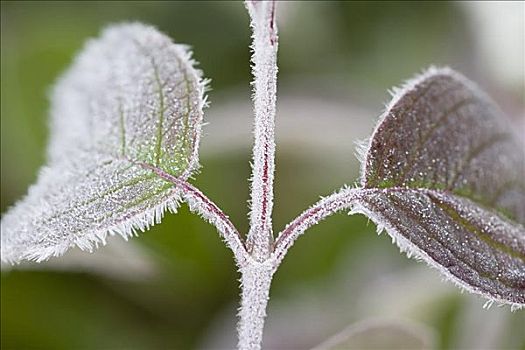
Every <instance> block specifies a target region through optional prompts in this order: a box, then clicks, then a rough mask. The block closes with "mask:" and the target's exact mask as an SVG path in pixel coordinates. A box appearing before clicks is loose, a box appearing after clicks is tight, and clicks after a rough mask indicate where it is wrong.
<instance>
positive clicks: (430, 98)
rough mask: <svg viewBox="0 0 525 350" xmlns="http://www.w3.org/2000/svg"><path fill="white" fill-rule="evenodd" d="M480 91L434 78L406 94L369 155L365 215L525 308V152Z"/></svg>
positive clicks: (485, 290)
mask: <svg viewBox="0 0 525 350" xmlns="http://www.w3.org/2000/svg"><path fill="white" fill-rule="evenodd" d="M524 149H525V148H524V146H523V143H522V141H521V140H520V139H519V135H516V134H514V131H513V130H512V128H511V127H510V126H509V125H508V122H507V120H506V119H505V117H504V116H502V115H501V112H500V111H499V110H498V109H497V107H496V106H495V105H494V104H493V103H492V102H491V100H490V99H489V98H488V97H487V96H486V95H485V94H484V93H482V92H481V91H479V90H478V88H477V87H476V86H474V84H473V83H471V82H470V81H468V80H467V79H465V78H464V77H462V76H461V75H459V74H457V73H455V72H454V71H452V70H449V69H431V70H429V71H428V72H426V73H425V74H423V75H422V76H420V77H418V78H416V79H415V80H413V81H410V82H409V83H408V84H407V85H406V86H405V87H403V88H402V89H400V90H399V91H397V92H396V95H395V97H394V99H393V101H392V102H391V103H390V105H389V106H388V107H387V110H386V112H385V113H384V115H383V116H382V117H381V120H380V123H379V125H378V126H377V127H376V130H375V132H374V134H373V135H372V138H371V140H370V142H369V145H368V147H367V148H366V149H365V151H364V153H363V155H364V157H363V159H364V163H363V172H362V178H361V183H362V186H363V190H362V193H361V195H360V196H358V200H357V203H358V204H357V205H356V207H355V208H354V209H355V211H357V212H363V213H364V214H366V215H367V216H369V217H371V218H372V219H373V220H374V221H375V222H376V224H378V225H379V226H380V227H385V228H386V229H387V232H388V233H389V234H390V235H391V236H392V238H393V239H394V240H395V241H396V243H397V244H398V245H399V247H400V248H401V249H402V250H403V251H406V252H407V253H408V254H409V255H410V254H413V255H415V256H416V257H419V258H422V259H423V260H425V261H426V262H428V263H429V264H430V265H431V266H434V267H437V268H438V269H439V270H440V271H441V272H443V273H444V274H445V276H447V277H448V278H450V279H451V280H452V281H454V282H456V283H457V284H458V285H460V286H461V287H463V288H465V289H467V290H469V291H471V292H474V293H478V294H481V295H483V296H485V297H488V298H489V299H490V300H495V301H498V302H501V303H508V304H511V305H512V306H513V307H516V308H518V307H522V306H523V305H524V304H525V229H524V224H525V152H524Z"/></svg>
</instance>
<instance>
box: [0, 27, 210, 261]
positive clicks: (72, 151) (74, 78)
mask: <svg viewBox="0 0 525 350" xmlns="http://www.w3.org/2000/svg"><path fill="white" fill-rule="evenodd" d="M193 64H194V62H193V61H192V60H191V55H190V53H189V52H188V50H187V48H186V47H184V46H181V45H176V44H173V42H172V41H171V40H170V39H169V38H168V37H166V36H165V35H163V34H161V33H159V32H158V31H157V30H156V29H154V28H152V27H149V26H145V25H142V24H123V25H117V26H113V27H110V28H108V29H106V30H105V31H104V32H103V33H102V36H101V38H99V39H95V40H91V41H90V42H88V44H87V45H86V47H85V49H84V51H83V52H82V53H81V54H80V55H79V56H78V57H77V58H76V60H75V62H74V64H73V66H72V67H71V68H70V69H69V70H68V71H67V72H66V74H65V75H64V76H63V77H62V78H61V79H60V80H59V82H58V84H57V86H56V87H55V89H54V94H53V97H52V113H51V114H52V121H51V140H50V145H49V149H48V164H47V166H46V167H44V168H43V169H42V171H41V173H40V176H39V178H38V181H37V183H36V184H35V185H34V186H32V187H31V188H30V190H29V193H28V195H27V196H26V197H25V198H24V199H23V200H22V201H21V202H19V203H18V204H17V205H16V206H15V207H14V208H12V209H11V210H10V211H9V212H8V213H7V214H6V215H5V216H4V217H3V219H2V236H1V255H2V261H9V262H14V263H16V262H19V261H20V260H22V259H31V260H38V261H41V260H45V259H47V258H49V257H50V256H57V255H61V254H62V253H64V252H65V251H66V250H67V249H69V248H70V247H72V246H78V247H79V248H81V249H87V250H91V249H92V248H93V247H94V246H96V245H98V244H100V243H102V244H103V243H104V242H105V237H106V235H107V234H108V233H109V234H115V233H118V234H120V235H122V236H124V237H128V236H130V235H133V234H134V233H135V232H136V230H145V229H146V228H148V227H149V226H151V225H153V224H155V223H157V222H159V221H160V219H161V218H162V215H163V213H164V211H165V210H166V209H170V210H171V211H175V210H176V208H177V206H178V200H179V197H180V191H179V189H178V188H174V186H173V184H172V183H169V182H167V181H166V180H164V179H162V178H160V177H158V176H156V175H155V174H154V173H153V172H152V171H151V170H150V169H148V168H145V167H144V166H141V164H150V165H152V166H155V167H156V168H158V169H162V170H163V171H165V172H166V173H168V174H171V175H173V176H176V177H178V178H180V179H182V180H184V179H187V178H188V177H189V176H190V175H191V174H192V172H193V171H194V170H196V169H197V168H198V154H197V152H198V145H199V138H200V132H201V125H202V116H203V114H202V109H203V107H204V106H205V104H206V102H205V98H204V83H203V81H202V79H201V73H200V72H199V71H197V70H195V69H194V68H193Z"/></svg>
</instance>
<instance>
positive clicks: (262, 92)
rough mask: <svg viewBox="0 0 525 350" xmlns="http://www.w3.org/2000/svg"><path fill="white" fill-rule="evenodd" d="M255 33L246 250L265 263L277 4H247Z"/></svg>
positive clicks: (269, 226) (269, 219)
mask: <svg viewBox="0 0 525 350" xmlns="http://www.w3.org/2000/svg"><path fill="white" fill-rule="evenodd" d="M246 7H247V8H248V12H249V14H250V18H251V27H252V30H253V35H252V38H253V44H252V50H253V55H252V63H253V67H252V73H253V76H254V81H253V86H254V94H253V104H254V112H255V122H254V145H253V163H252V164H253V165H252V179H251V201H250V203H251V212H250V231H249V232H248V236H247V240H246V248H247V249H248V252H250V254H251V255H252V257H253V258H254V259H255V260H257V261H259V262H263V261H264V260H266V259H267V258H268V257H269V255H270V253H271V248H272V243H273V233H272V207H273V176H274V170H275V163H274V156H275V134H274V129H275V122H274V119H275V104H276V95H277V28H276V25H275V1H251V0H248V1H246Z"/></svg>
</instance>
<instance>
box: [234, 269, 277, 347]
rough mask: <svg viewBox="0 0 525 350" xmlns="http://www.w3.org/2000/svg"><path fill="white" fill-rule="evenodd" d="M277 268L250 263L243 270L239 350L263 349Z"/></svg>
mask: <svg viewBox="0 0 525 350" xmlns="http://www.w3.org/2000/svg"><path fill="white" fill-rule="evenodd" d="M274 272H275V268H274V267H273V265H272V264H269V263H268V262H266V263H262V264H261V263H258V262H256V261H254V260H252V261H250V263H249V264H248V265H247V267H246V268H243V269H241V274H242V277H241V288H242V296H241V308H240V310H239V325H238V332H239V343H238V348H239V350H258V349H261V343H262V336H263V328H264V318H265V317H266V305H267V303H268V299H269V295H270V285H271V282H272V277H273V273H274Z"/></svg>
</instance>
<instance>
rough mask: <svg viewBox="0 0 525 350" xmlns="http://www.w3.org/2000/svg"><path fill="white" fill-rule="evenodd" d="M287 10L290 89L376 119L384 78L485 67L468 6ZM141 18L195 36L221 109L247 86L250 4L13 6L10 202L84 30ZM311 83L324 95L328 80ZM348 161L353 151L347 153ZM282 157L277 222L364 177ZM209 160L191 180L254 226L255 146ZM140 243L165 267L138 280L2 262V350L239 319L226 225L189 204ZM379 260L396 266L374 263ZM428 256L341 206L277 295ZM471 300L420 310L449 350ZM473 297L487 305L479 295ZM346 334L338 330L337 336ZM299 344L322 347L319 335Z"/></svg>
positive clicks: (111, 343)
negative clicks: (328, 97)
mask: <svg viewBox="0 0 525 350" xmlns="http://www.w3.org/2000/svg"><path fill="white" fill-rule="evenodd" d="M290 5H294V7H293V8H292V7H290V8H289V9H288V8H284V9H283V13H282V16H283V17H285V18H286V21H283V23H282V24H281V28H280V29H281V32H280V53H279V60H280V72H279V79H280V86H282V89H283V90H284V91H286V90H287V89H291V88H289V86H293V82H294V81H295V80H297V79H298V78H299V77H300V78H304V77H308V78H309V79H312V80H314V81H315V80H316V79H318V78H319V77H322V78H323V79H322V80H323V81H325V82H326V81H332V82H334V84H336V85H337V86H340V87H343V89H342V91H339V92H338V93H339V95H343V96H344V95H348V96H352V98H353V99H354V100H355V101H356V102H358V103H361V104H363V105H365V106H367V107H369V106H370V108H371V110H373V111H376V112H377V113H376V114H375V115H370V118H375V116H376V115H378V114H379V112H380V107H381V103H382V102H385V101H386V100H387V95H386V88H388V87H390V86H392V85H395V84H398V83H399V82H401V81H402V80H403V79H405V78H407V77H410V76H412V75H413V73H414V72H417V71H420V70H421V69H422V68H423V67H426V66H428V65H430V64H433V63H437V64H439V63H442V64H449V65H452V66H453V67H456V68H458V69H460V70H462V71H464V72H465V73H467V74H469V73H473V74H474V75H475V74H476V72H477V71H479V67H476V65H475V64H474V63H473V60H472V58H473V56H474V55H473V53H472V52H473V51H472V50H473V44H472V38H471V33H470V32H469V29H468V27H467V26H466V24H465V22H466V20H465V18H464V14H463V13H462V12H461V10H460V9H459V7H458V6H456V5H455V4H453V3H448V2H431V3H418V4H414V3H395V2H385V3H382V2H372V3H368V2H355V3H354V2H322V3H315V2H306V3H304V4H297V3H295V4H290ZM285 10H289V11H285ZM292 10H293V11H292ZM287 16H288V17H287ZM129 20H133V21H134V20H137V21H144V22H147V23H151V24H154V25H155V26H157V27H158V28H159V29H160V30H162V31H163V32H166V33H167V34H169V35H170V36H171V37H172V38H174V40H175V41H177V42H180V43H188V44H191V45H192V46H193V49H194V54H195V58H196V59H197V60H198V61H200V66H201V68H202V69H203V70H204V72H205V75H206V76H207V77H210V78H211V79H212V87H213V90H212V91H211V92H210V96H209V97H210V100H211V102H212V107H211V108H213V104H215V103H217V104H220V102H221V100H220V99H221V98H222V96H223V95H222V92H225V91H232V90H235V89H236V91H241V90H242V89H244V90H245V91H246V92H248V91H249V89H250V87H249V85H248V84H249V81H250V79H251V78H250V75H249V72H250V67H249V50H248V45H249V42H250V33H249V28H248V18H247V15H246V13H245V10H244V8H243V6H242V4H241V3H240V2H205V1H202V2H200V1H199V2H139V1H137V2H87V1H86V2H67V1H64V2H62V1H61V2H44V1H39V2H30V1H23V2H15V1H2V4H1V39H2V40H1V77H2V78H1V179H2V181H1V202H0V204H1V211H2V212H5V211H6V210H7V208H8V207H9V206H11V205H13V204H14V203H15V202H16V201H17V200H19V199H20V198H22V196H23V195H24V194H25V193H26V191H27V188H28V186H29V185H30V184H31V183H33V182H34V181H35V179H36V177H37V173H38V169H39V167H40V166H41V165H42V164H43V163H44V161H45V145H46V141H47V137H48V129H47V111H48V107H49V104H48V99H47V93H48V91H49V87H50V86H51V85H52V84H53V82H54V80H55V79H56V78H57V76H58V75H59V74H60V73H61V72H62V71H63V70H64V68H65V67H67V65H68V64H69V63H70V62H71V60H72V57H74V54H75V52H77V51H78V50H79V49H80V48H81V47H82V45H83V43H84V41H85V40H86V38H89V37H93V36H96V35H97V34H98V32H99V30H100V28H101V27H103V26H104V25H107V24H108V23H112V22H118V21H129ZM313 88H314V89H315V88H317V89H319V90H322V84H321V85H320V86H316V87H313ZM320 93H321V94H322V93H323V92H322V91H320ZM246 96H248V94H247V93H246ZM215 98H217V99H218V101H217V100H215ZM349 117H350V118H351V116H349ZM247 120H249V119H247ZM208 121H209V122H213V121H212V120H208ZM203 142H206V138H205V137H204V139H203ZM351 157H353V150H351V149H349V150H348V158H351ZM277 161H278V163H277V175H276V207H275V220H274V225H275V230H276V231H278V230H279V229H280V228H282V227H283V226H284V225H285V224H286V223H287V222H288V221H289V220H291V219H292V218H293V217H294V216H295V215H297V214H298V213H299V212H300V211H301V210H302V209H304V208H305V207H306V206H308V205H310V204H311V203H313V202H314V201H315V200H316V199H317V198H318V196H319V195H320V194H327V193H330V192H331V191H332V190H334V189H336V188H338V187H339V186H340V185H341V184H342V183H353V182H354V181H355V179H356V177H357V174H358V169H357V168H356V169H355V171H354V173H352V174H339V173H334V172H333V171H332V170H333V169H331V168H327V169H319V168H318V165H317V164H314V163H312V161H311V160H309V159H308V155H304V157H297V156H296V155H294V154H293V153H289V152H287V150H286V149H282V148H279V145H278V155H277ZM345 161H347V160H345ZM201 163H202V164H203V169H202V172H201V174H199V175H198V176H197V177H196V181H195V183H196V184H197V185H198V186H199V187H200V188H201V189H203V190H204V191H205V192H206V193H207V194H208V195H209V196H210V197H211V198H213V199H214V200H216V202H217V203H218V204H219V205H220V206H221V207H222V208H223V209H224V210H225V211H226V212H227V213H228V214H230V216H231V219H232V221H233V222H234V223H236V224H237V225H238V227H239V229H240V230H241V231H243V232H246V231H247V225H248V220H247V210H246V201H247V200H248V197H249V196H248V180H247V179H248V177H249V172H250V168H249V153H248V152H246V150H239V151H238V152H234V153H231V154H230V153H228V154H223V155H221V156H220V157H204V158H202V159H201ZM319 173H325V174H326V175H325V176H318V174H319ZM133 241H134V243H135V244H139V245H141V246H143V247H144V248H145V249H147V251H149V252H150V253H151V254H152V255H153V256H154V258H155V260H156V262H157V263H158V266H160V272H159V274H158V275H157V276H156V277H154V278H150V279H144V280H140V279H139V280H127V279H114V278H110V277H107V276H103V275H99V274H90V273H86V272H84V273H75V272H57V271H51V270H49V271H45V270H44V271H13V272H10V273H4V272H3V273H2V276H1V346H2V348H4V349H27V348H39V349H40V348H41V349H100V348H104V349H117V348H118V349H157V348H158V349H161V348H176V349H179V348H180V349H186V348H195V347H199V346H202V344H203V343H202V341H203V338H205V337H206V336H207V333H208V331H209V327H211V325H212V324H214V322H217V321H216V320H217V317H219V315H220V314H221V313H223V312H224V310H230V313H234V310H235V307H236V306H235V305H236V302H237V299H238V286H237V279H238V277H239V276H238V274H237V272H236V269H235V266H234V263H233V260H232V257H231V254H230V252H229V251H228V250H227V249H226V248H225V247H224V245H223V244H222V243H221V242H220V240H219V239H218V235H217V234H216V232H215V230H214V229H213V228H212V227H211V226H209V225H207V224H206V223H204V222H202V221H201V220H200V219H199V218H198V217H196V216H194V215H191V214H190V213H189V212H188V210H187V208H186V207H184V206H183V207H182V208H181V210H180V212H179V213H178V214H177V215H168V216H167V217H166V218H165V220H164V221H163V223H162V224H161V225H159V226H156V227H154V228H153V229H152V230H150V231H148V232H147V233H145V234H142V235H140V237H138V238H135V239H134V240H133ZM379 264H387V265H386V267H385V265H381V267H380V268H379V267H378V268H376V266H378V265H379ZM416 264H417V263H416V262H414V261H413V260H408V259H406V258H405V257H404V256H402V255H400V254H399V252H398V249H397V248H396V247H394V246H393V245H392V244H391V242H390V239H389V238H388V237H387V236H386V235H382V236H380V237H379V238H378V237H377V235H376V234H375V228H374V227H373V225H372V224H369V223H367V221H366V220H365V219H364V218H363V217H360V216H359V217H358V216H355V217H347V216H345V215H342V214H341V215H338V216H335V217H333V218H330V219H328V220H327V221H326V222H324V223H322V225H319V226H318V227H315V228H313V229H312V230H311V231H309V232H308V234H307V235H305V236H304V237H302V238H301V239H300V240H299V241H298V242H297V244H296V245H295V246H294V248H293V249H292V250H291V252H290V254H289V256H288V257H287V258H286V260H285V262H284V263H283V265H282V268H281V269H280V270H279V272H278V273H277V275H276V278H275V282H274V284H273V286H272V300H271V302H270V304H272V303H274V301H275V300H277V301H281V302H284V303H286V301H287V300H293V299H294V298H295V296H296V294H297V293H298V291H301V290H314V291H316V292H315V293H317V294H315V295H318V296H319V298H322V297H323V295H325V294H326V295H329V293H332V292H333V289H334V288H338V286H339V284H338V283H339V282H337V281H338V279H340V271H341V269H343V270H347V271H348V275H351V276H352V277H351V279H350V281H351V283H352V284H355V286H356V287H355V288H358V286H363V285H365V283H366V282H367V281H369V280H370V276H369V274H373V273H374V272H375V271H377V273H381V274H385V273H386V274H389V273H391V274H395V273H397V272H399V271H403V270H405V269H410V268H412V267H413V266H414V265H416ZM342 266H343V267H342ZM428 271H429V272H428V273H429V274H433V275H434V278H436V279H439V278H440V277H439V276H438V275H437V274H436V273H435V272H430V269H428ZM363 288H366V285H365V287H363ZM406 288H407V290H409V289H410V288H411V286H408V285H407V286H406ZM385 293H386V294H388V291H385ZM428 293H429V294H430V295H432V293H433V291H432V290H429V291H428ZM472 299H475V297H472V296H468V297H464V296H461V295H460V294H459V293H452V294H447V295H446V296H445V297H443V296H442V295H439V296H436V298H435V299H433V300H432V302H430V303H427V304H425V305H423V306H422V307H423V308H424V309H423V310H419V311H418V312H414V313H413V314H411V316H410V315H409V317H411V318H412V319H413V320H415V321H417V322H423V323H425V324H427V325H428V326H430V327H432V328H434V329H435V330H436V331H437V342H436V347H437V348H450V347H453V346H454V341H455V339H457V337H458V334H457V333H458V332H459V331H460V330H462V329H464V327H469V325H468V324H467V325H462V324H460V323H461V320H462V319H463V318H462V317H463V316H462V315H463V314H464V312H465V310H466V309H467V306H466V305H468V303H469V302H471V301H472ZM399 302H400V303H407V302H410V300H399ZM476 302H477V306H478V307H481V305H482V301H476ZM333 303H335V304H338V303H339V304H349V303H350V304H351V305H350V307H349V309H352V307H353V305H354V304H355V307H356V308H357V307H358V306H359V303H360V300H358V299H356V298H355V296H354V295H346V296H341V299H340V300H333ZM310 306H311V305H310ZM502 311H503V312H505V313H508V312H507V310H498V309H491V310H490V311H487V312H486V314H484V316H483V317H487V320H489V319H490V317H492V316H491V313H493V314H494V313H499V312H502ZM271 312H272V309H271V306H270V313H271ZM326 316H327V318H330V315H326ZM371 316H378V315H377V314H375V315H371ZM379 316H380V315H379ZM403 316H404V317H407V315H403ZM338 317H341V315H338ZM356 317H357V316H356V315H352V314H348V315H344V316H343V318H345V319H347V320H348V322H354V321H358V320H359V319H357V318H356ZM505 317H507V316H505ZM508 317H509V318H510V321H509V322H508V323H507V326H508V329H506V330H504V331H503V334H504V336H503V337H502V340H501V343H500V346H501V347H512V348H515V347H520V346H521V347H522V348H525V339H524V337H523V335H522V334H520V333H523V332H519V330H520V325H521V326H523V324H524V323H523V322H525V319H524V317H523V315H522V314H519V313H518V314H513V315H510V316H508ZM232 322H233V321H232ZM338 330H339V329H337V328H334V329H333V332H332V333H334V332H337V331H338ZM329 335H330V334H326V336H329ZM305 339H308V335H305ZM318 340H319V341H320V340H322V339H318ZM299 344H301V342H299ZM303 344H304V346H306V345H315V344H312V343H310V344H309V343H308V340H305V343H303Z"/></svg>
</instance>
